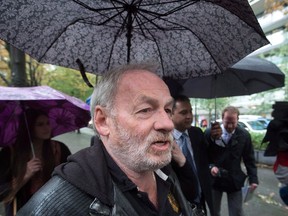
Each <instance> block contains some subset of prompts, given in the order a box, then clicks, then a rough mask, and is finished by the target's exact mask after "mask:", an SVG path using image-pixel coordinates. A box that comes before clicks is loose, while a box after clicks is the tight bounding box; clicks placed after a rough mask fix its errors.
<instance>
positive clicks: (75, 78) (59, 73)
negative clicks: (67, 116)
mask: <svg viewBox="0 0 288 216" xmlns="http://www.w3.org/2000/svg"><path fill="white" fill-rule="evenodd" d="M87 77H88V79H89V80H90V81H91V82H92V83H93V84H94V85H95V83H96V78H97V76H95V75H94V74H87ZM43 84H45V85H49V86H51V87H52V88H55V89H57V90H59V91H62V92H65V93H66V94H68V95H72V96H74V97H77V98H80V99H82V100H83V101H85V100H86V98H87V97H89V96H90V95H91V93H92V91H93V88H91V87H88V86H87V84H86V83H85V82H84V81H83V79H82V76H81V74H80V72H79V71H76V70H72V69H69V68H64V67H54V68H53V69H52V70H51V69H50V70H49V71H47V72H46V79H45V81H43Z"/></svg>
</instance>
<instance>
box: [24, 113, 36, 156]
mask: <svg viewBox="0 0 288 216" xmlns="http://www.w3.org/2000/svg"><path fill="white" fill-rule="evenodd" d="M24 119H25V125H26V129H27V133H28V137H29V141H30V147H31V151H32V156H33V158H35V150H34V146H33V143H32V139H31V134H30V131H29V127H28V121H27V116H26V112H25V110H24Z"/></svg>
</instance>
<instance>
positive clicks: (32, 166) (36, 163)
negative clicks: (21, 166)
mask: <svg viewBox="0 0 288 216" xmlns="http://www.w3.org/2000/svg"><path fill="white" fill-rule="evenodd" d="M40 170H42V163H41V160H40V159H39V158H32V159H31V160H30V161H28V162H27V165H26V173H25V177H24V178H27V179H30V178H31V177H32V176H34V175H35V173H37V172H38V171H40Z"/></svg>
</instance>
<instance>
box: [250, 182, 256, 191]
mask: <svg viewBox="0 0 288 216" xmlns="http://www.w3.org/2000/svg"><path fill="white" fill-rule="evenodd" d="M257 187H258V184H255V183H252V184H250V191H254V190H255V189H256V188H257Z"/></svg>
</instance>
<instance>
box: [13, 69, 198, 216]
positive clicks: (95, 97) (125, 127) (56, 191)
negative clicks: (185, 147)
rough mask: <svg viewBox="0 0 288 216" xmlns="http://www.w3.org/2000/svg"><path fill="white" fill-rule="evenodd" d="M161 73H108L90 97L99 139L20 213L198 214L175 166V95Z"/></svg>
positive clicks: (56, 173)
mask: <svg viewBox="0 0 288 216" xmlns="http://www.w3.org/2000/svg"><path fill="white" fill-rule="evenodd" d="M155 71H156V69H155V68H154V67H151V66H149V65H144V64H143V65H142V64H136V65H126V66H120V67H117V68H114V69H113V70H111V71H110V72H107V73H105V74H104V75H103V76H102V78H101V81H100V82H99V83H98V84H97V86H96V87H95V89H94V92H93V94H92V99H91V114H92V119H93V124H94V128H95V129H96V134H97V136H99V137H100V139H94V144H93V145H92V146H91V147H89V148H86V149H83V150H81V151H79V152H77V153H75V154H74V155H72V156H70V157H68V163H66V164H62V165H60V166H58V167H57V168H56V169H55V171H54V176H53V178H52V179H51V180H50V181H49V182H48V183H47V184H46V185H45V186H44V187H42V188H41V189H40V190H39V191H38V192H37V193H36V194H35V195H34V196H33V197H32V199H30V201H29V202H28V203H27V204H26V205H25V206H24V207H23V208H22V209H21V210H20V211H19V214H18V215H19V216H21V215H23V216H24V215H30V216H31V215H53V216H54V215H62V216H66V215H67V216H68V215H69V216H71V215H127V216H128V215H129V216H130V215H133V216H137V215H139V216H140V215H147V216H149V215H151V216H152V215H160V216H161V215H163V216H164V215H165V216H166V215H171V216H173V215H175V216H176V215H177V216H179V215H186V216H188V215H189V216H190V215H192V216H193V215H194V213H193V209H192V208H191V205H190V204H189V202H188V201H187V200H186V199H185V196H184V194H183V193H182V191H181V187H180V184H179V181H178V179H177V177H176V174H175V173H174V172H173V170H172V169H171V166H169V164H170V161H171V158H172V153H171V152H172V147H173V137H172V130H173V128H174V125H173V122H172V121H171V112H172V107H173V98H172V97H171V95H170V92H169V89H168V87H167V86H166V84H165V83H164V82H163V81H162V80H161V78H160V77H158V76H157V75H156V74H155ZM167 165H168V166H167Z"/></svg>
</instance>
